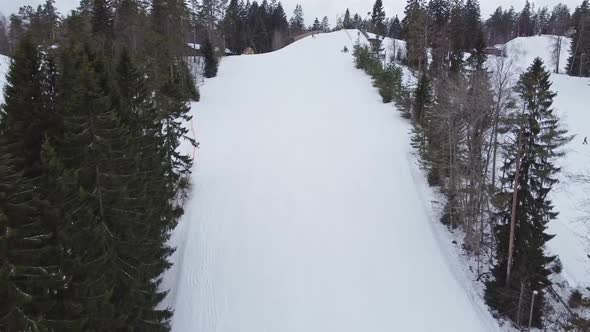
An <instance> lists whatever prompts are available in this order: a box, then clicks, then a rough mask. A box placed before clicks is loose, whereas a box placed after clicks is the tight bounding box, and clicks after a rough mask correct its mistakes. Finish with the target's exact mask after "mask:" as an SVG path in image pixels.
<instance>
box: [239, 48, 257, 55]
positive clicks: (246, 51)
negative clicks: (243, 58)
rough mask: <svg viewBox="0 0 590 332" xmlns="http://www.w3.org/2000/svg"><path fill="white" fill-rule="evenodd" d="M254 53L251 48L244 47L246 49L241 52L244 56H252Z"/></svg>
mask: <svg viewBox="0 0 590 332" xmlns="http://www.w3.org/2000/svg"><path fill="white" fill-rule="evenodd" d="M254 53H255V52H254V49H253V48H252V47H246V49H245V50H244V52H242V54H245V55H252V54H254Z"/></svg>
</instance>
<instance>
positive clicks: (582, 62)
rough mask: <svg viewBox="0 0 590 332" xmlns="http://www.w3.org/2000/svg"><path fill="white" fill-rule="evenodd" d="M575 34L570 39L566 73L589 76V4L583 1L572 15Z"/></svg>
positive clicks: (585, 0) (586, 0)
mask: <svg viewBox="0 0 590 332" xmlns="http://www.w3.org/2000/svg"><path fill="white" fill-rule="evenodd" d="M572 26H573V27H574V29H575V33H574V35H573V37H572V46H571V48H570V57H569V59H568V64H567V66H568V73H569V74H570V75H572V76H590V4H589V2H588V0H584V1H583V2H582V5H581V6H580V7H578V8H576V11H575V12H574V14H573V15H572Z"/></svg>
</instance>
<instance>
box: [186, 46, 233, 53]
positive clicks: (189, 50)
mask: <svg viewBox="0 0 590 332" xmlns="http://www.w3.org/2000/svg"><path fill="white" fill-rule="evenodd" d="M215 53H217V55H221V49H220V48H219V47H215ZM184 54H185V56H202V55H203V53H202V52H201V44H196V43H187V44H186V47H185V49H184ZM223 55H226V56H227V55H234V52H232V51H231V50H229V49H227V48H226V49H225V52H223Z"/></svg>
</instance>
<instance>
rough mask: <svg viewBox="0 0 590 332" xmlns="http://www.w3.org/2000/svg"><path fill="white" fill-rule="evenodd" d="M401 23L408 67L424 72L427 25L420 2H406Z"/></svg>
mask: <svg viewBox="0 0 590 332" xmlns="http://www.w3.org/2000/svg"><path fill="white" fill-rule="evenodd" d="M404 12H405V14H406V16H405V17H404V19H403V21H402V26H403V29H404V30H403V35H404V37H405V39H406V45H407V46H406V48H407V61H408V65H409V66H410V67H412V68H415V69H418V70H420V71H422V70H426V63H427V61H426V60H427V53H426V52H427V48H428V24H427V19H428V18H427V15H426V11H425V5H424V2H423V1H422V0H408V3H407V4H406V8H405V11H404Z"/></svg>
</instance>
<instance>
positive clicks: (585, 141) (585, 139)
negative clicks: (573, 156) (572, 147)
mask: <svg viewBox="0 0 590 332" xmlns="http://www.w3.org/2000/svg"><path fill="white" fill-rule="evenodd" d="M582 144H588V136H586V137H584V142H583V143H582Z"/></svg>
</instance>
